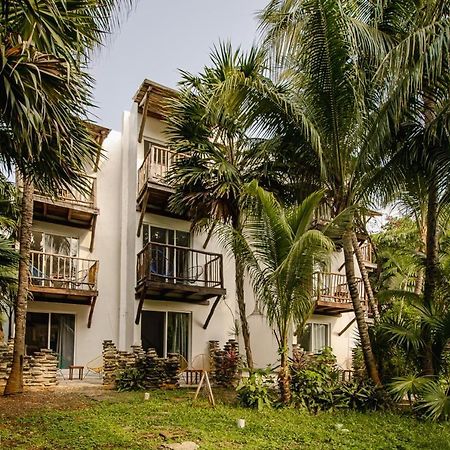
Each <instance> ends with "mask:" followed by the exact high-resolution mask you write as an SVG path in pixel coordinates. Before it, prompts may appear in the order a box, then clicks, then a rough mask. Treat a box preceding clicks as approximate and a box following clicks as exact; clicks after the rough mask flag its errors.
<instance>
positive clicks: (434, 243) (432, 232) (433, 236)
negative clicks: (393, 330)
mask: <svg viewBox="0 0 450 450" xmlns="http://www.w3.org/2000/svg"><path fill="white" fill-rule="evenodd" d="M438 209H439V206H438V187H437V183H436V181H435V180H433V179H432V180H430V187H429V191H428V207H427V242H426V253H427V254H426V259H425V282H424V290H423V300H424V305H425V307H426V308H427V309H429V308H431V307H432V306H433V304H434V302H435V296H436V287H437V279H438V258H439V255H438ZM422 339H423V341H424V343H425V346H424V347H425V348H424V354H423V358H422V370H423V373H424V374H425V375H434V372H435V371H434V365H433V350H432V342H431V330H430V328H429V326H424V327H423V328H422Z"/></svg>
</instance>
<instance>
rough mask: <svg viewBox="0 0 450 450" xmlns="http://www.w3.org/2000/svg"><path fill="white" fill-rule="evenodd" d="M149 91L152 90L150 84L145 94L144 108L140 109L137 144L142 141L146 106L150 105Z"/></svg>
mask: <svg viewBox="0 0 450 450" xmlns="http://www.w3.org/2000/svg"><path fill="white" fill-rule="evenodd" d="M151 91H152V87H151V86H150V87H149V88H148V89H147V92H146V94H145V101H144V109H143V111H142V120H141V126H140V128H139V136H138V142H139V144H140V143H141V142H142V138H143V137H144V130H145V122H146V120H147V112H148V107H149V105H150V92H151Z"/></svg>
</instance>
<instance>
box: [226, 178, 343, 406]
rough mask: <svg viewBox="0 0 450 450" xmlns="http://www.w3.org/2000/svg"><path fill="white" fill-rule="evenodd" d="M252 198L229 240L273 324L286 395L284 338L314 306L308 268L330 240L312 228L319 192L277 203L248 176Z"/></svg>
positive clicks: (323, 255)
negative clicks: (296, 200) (291, 203)
mask: <svg viewBox="0 0 450 450" xmlns="http://www.w3.org/2000/svg"><path fill="white" fill-rule="evenodd" d="M248 193H249V194H250V196H251V198H252V199H254V204H253V207H252V208H251V209H250V210H249V213H248V214H249V217H248V218H247V220H246V223H245V226H244V229H243V230H242V232H239V231H237V232H236V233H237V238H236V239H228V240H229V241H230V240H231V242H232V244H233V245H234V251H235V253H237V254H239V255H240V256H241V258H242V261H243V262H244V265H245V267H246V269H247V270H248V272H249V274H250V277H251V280H252V285H253V289H254V292H255V296H256V299H257V301H259V303H260V304H261V305H262V306H263V308H264V310H265V312H266V314H267V318H268V321H269V324H270V326H271V327H274V329H275V331H274V332H275V337H276V339H277V342H278V352H279V354H280V360H281V364H280V371H279V373H278V379H279V386H280V394H281V400H282V402H283V403H288V402H289V400H290V397H291V391H290V371H289V360H288V356H289V342H288V338H289V335H290V333H291V332H292V329H293V326H299V327H303V326H304V325H305V323H306V320H307V319H308V318H309V317H310V316H311V314H312V313H313V310H314V296H313V274H314V272H315V271H316V270H318V268H319V267H320V266H323V265H324V264H325V263H326V262H327V260H328V258H329V256H330V255H331V253H332V251H333V249H334V245H333V242H332V241H331V240H330V239H329V238H328V237H326V236H325V234H323V233H322V232H321V231H318V230H316V229H314V228H313V226H314V219H315V212H316V209H317V207H318V205H319V204H320V201H321V199H322V197H323V192H316V193H314V194H311V195H310V196H309V197H307V198H306V199H305V200H303V202H301V203H300V204H299V205H294V206H291V207H287V208H286V207H283V206H282V204H281V203H280V202H279V201H277V200H276V199H275V197H274V195H273V194H272V193H269V192H267V191H265V190H264V189H262V188H261V187H259V186H258V184H257V182H256V181H254V182H252V183H251V184H250V185H249V187H248Z"/></svg>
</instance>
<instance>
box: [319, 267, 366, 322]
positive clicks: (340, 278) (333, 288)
mask: <svg viewBox="0 0 450 450" xmlns="http://www.w3.org/2000/svg"><path fill="white" fill-rule="evenodd" d="M357 284H358V292H359V297H360V299H361V301H362V302H365V293H364V285H363V281H362V279H361V278H357ZM314 297H315V300H316V304H315V308H314V312H315V313H316V314H325V315H338V314H341V313H345V312H350V311H353V302H352V298H351V296H350V291H349V289H348V284H347V277H346V276H345V275H344V274H341V273H330V272H317V273H315V274H314Z"/></svg>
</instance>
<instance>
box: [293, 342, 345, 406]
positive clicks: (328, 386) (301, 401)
mask: <svg viewBox="0 0 450 450" xmlns="http://www.w3.org/2000/svg"><path fill="white" fill-rule="evenodd" d="M338 380H339V371H338V368H337V366H336V357H335V356H334V355H333V353H332V352H331V349H330V348H325V349H323V350H322V352H320V353H319V354H318V355H317V356H315V357H313V358H308V359H306V357H305V360H304V361H303V362H302V361H297V364H296V365H295V366H294V367H293V374H292V381H291V385H292V392H293V400H294V403H295V404H297V405H299V406H303V407H306V408H307V409H308V410H310V411H312V412H317V411H319V410H324V409H325V410H326V409H330V408H332V407H334V406H336V405H335V400H336V399H335V398H334V391H335V390H336V388H337V386H338Z"/></svg>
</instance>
